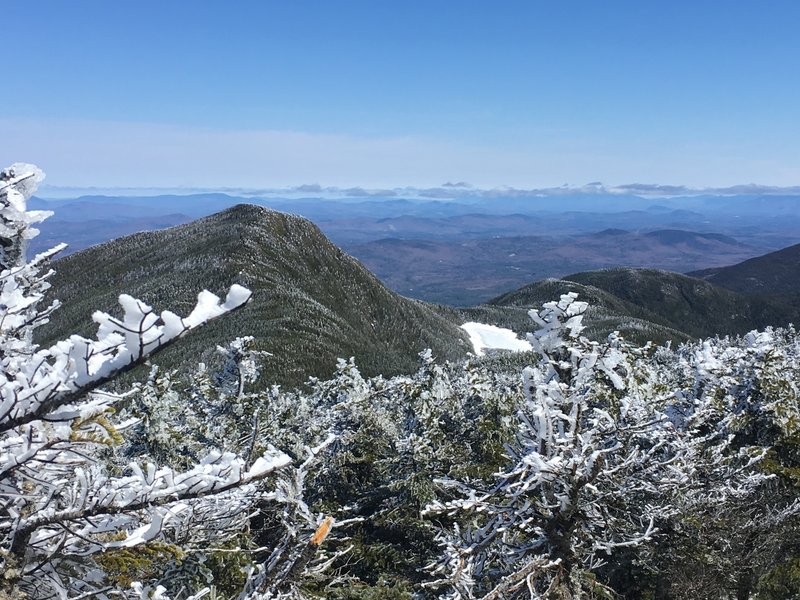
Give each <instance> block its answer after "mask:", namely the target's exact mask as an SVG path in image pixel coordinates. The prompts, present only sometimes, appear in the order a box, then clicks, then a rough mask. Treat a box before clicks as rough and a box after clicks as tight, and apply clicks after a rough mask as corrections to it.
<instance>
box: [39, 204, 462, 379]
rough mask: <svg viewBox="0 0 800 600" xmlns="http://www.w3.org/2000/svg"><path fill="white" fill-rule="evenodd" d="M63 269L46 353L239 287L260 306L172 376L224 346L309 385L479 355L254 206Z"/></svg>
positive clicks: (419, 310) (83, 255)
mask: <svg viewBox="0 0 800 600" xmlns="http://www.w3.org/2000/svg"><path fill="white" fill-rule="evenodd" d="M55 269H56V274H55V275H54V276H53V278H52V280H51V281H52V283H53V290H54V293H53V295H54V296H55V297H57V298H59V299H60V300H62V301H63V303H64V305H65V307H68V308H62V309H61V310H59V311H58V312H57V313H56V314H55V315H54V317H53V322H52V323H51V324H50V325H48V326H47V327H46V328H43V333H41V334H40V337H41V338H42V340H41V341H42V342H43V343H45V342H46V341H53V340H55V339H57V338H60V337H61V336H63V335H66V334H67V333H68V332H74V331H81V332H82V333H88V332H89V331H91V329H92V323H91V318H90V317H91V314H92V311H94V310H97V309H100V310H114V307H115V305H116V303H117V296H118V295H119V294H120V293H122V292H125V293H130V294H132V295H134V296H136V297H137V298H141V299H142V300H143V301H145V302H148V303H151V304H152V305H153V306H155V307H157V308H159V309H160V308H161V307H165V306H169V307H171V308H172V309H174V310H177V311H178V312H180V311H181V310H183V309H185V308H187V307H191V306H193V305H194V302H195V299H196V294H197V292H198V291H199V290H201V289H203V288H204V287H207V288H208V289H210V290H212V291H221V290H223V289H226V288H227V287H228V286H230V285H231V284H233V283H238V284H241V285H244V286H246V287H248V288H249V289H251V290H252V291H253V300H252V302H251V303H250V305H249V306H247V307H245V308H244V309H242V310H241V311H239V312H238V313H237V314H235V315H232V316H231V317H230V318H228V319H224V320H222V321H220V322H216V323H212V324H210V325H209V326H208V327H207V329H206V330H205V331H200V332H198V333H197V335H195V336H193V337H191V338H189V339H187V340H184V341H183V342H182V343H181V344H178V345H176V346H175V347H173V348H171V349H169V350H168V351H165V352H164V353H163V354H162V355H161V356H159V363H160V364H164V365H166V366H170V365H177V364H179V363H180V362H182V360H183V359H185V358H188V357H191V358H192V359H193V362H197V360H198V359H202V360H211V359H212V352H211V351H210V349H213V348H214V345H215V344H216V343H219V341H220V340H230V339H233V338H234V337H237V336H245V335H252V336H254V337H255V338H256V347H257V349H259V350H265V351H268V352H270V353H271V354H272V356H270V357H268V358H266V359H265V364H264V374H265V377H266V379H267V380H268V381H272V382H275V383H281V384H284V385H297V384H300V383H302V382H304V381H305V380H306V379H307V378H308V377H309V376H327V375H329V374H330V373H331V372H332V371H333V370H334V368H335V365H336V359H337V358H338V357H344V358H347V357H350V356H354V357H355V358H356V362H357V364H358V365H359V367H360V369H361V370H362V371H363V372H364V373H366V374H377V373H382V374H384V375H391V374H396V373H401V372H410V371H412V370H414V369H415V367H416V365H417V354H418V353H419V352H420V351H421V350H423V349H425V348H431V349H432V350H433V352H434V355H436V356H437V357H439V358H440V359H455V358H459V357H462V356H464V355H465V354H466V352H467V351H468V350H469V349H470V345H469V342H468V340H467V338H466V335H465V333H464V332H463V331H462V330H461V329H460V328H459V327H457V326H456V324H454V323H452V322H449V321H448V320H446V319H445V318H444V317H442V316H440V315H438V314H437V313H436V312H434V311H433V310H431V308H429V307H428V306H427V305H426V304H424V303H422V302H418V301H414V300H409V299H406V298H403V297H401V296H399V295H398V294H396V293H394V292H391V291H390V290H388V289H387V288H386V287H385V286H384V285H383V284H382V283H380V281H378V279H377V278H376V277H375V276H374V275H372V274H371V273H370V272H369V271H367V269H365V268H364V267H363V266H362V265H361V263H359V262H358V261H357V260H355V259H354V258H352V257H350V256H348V255H347V254H345V253H344V252H343V251H342V250H340V249H339V248H338V247H336V246H335V245H333V244H332V243H331V242H330V241H329V240H328V239H327V238H326V237H325V235H323V234H322V232H321V231H320V230H319V229H318V228H317V227H316V226H315V225H314V224H312V223H311V222H309V221H308V220H306V219H304V218H301V217H297V216H294V215H289V214H284V213H279V212H275V211H272V210H269V209H266V208H262V207H259V206H254V205H245V204H240V205H236V206H234V207H232V208H229V209H227V210H225V211H223V212H220V213H217V214H215V215H212V216H210V217H206V218H203V219H200V220H197V221H194V222H191V223H188V224H185V225H180V226H178V227H173V228H171V229H165V230H161V231H153V232H144V233H137V234H134V235H131V236H127V237H123V238H120V239H117V240H114V241H111V242H107V243H105V244H101V245H98V246H94V247H92V248H89V249H87V250H84V251H82V252H78V253H76V254H73V255H70V256H68V257H66V258H63V259H61V260H59V261H58V262H57V263H56V265H55ZM204 353H205V354H204Z"/></svg>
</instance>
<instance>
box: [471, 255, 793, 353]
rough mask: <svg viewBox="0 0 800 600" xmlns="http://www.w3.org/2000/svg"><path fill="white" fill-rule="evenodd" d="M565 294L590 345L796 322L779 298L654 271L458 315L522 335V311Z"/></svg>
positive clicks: (530, 289)
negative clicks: (579, 307) (579, 310)
mask: <svg viewBox="0 0 800 600" xmlns="http://www.w3.org/2000/svg"><path fill="white" fill-rule="evenodd" d="M566 292H577V293H578V295H579V298H580V299H581V300H585V301H587V302H589V310H588V312H587V314H586V317H585V319H584V322H585V324H586V325H587V330H586V335H588V336H589V337H594V338H599V337H602V336H605V335H607V334H608V333H609V332H611V331H615V330H617V331H620V332H621V333H622V334H623V335H624V336H625V337H626V338H628V339H631V340H633V341H637V342H644V341H646V340H653V341H655V342H664V341H666V340H672V341H675V342H680V341H684V340H686V339H689V338H697V337H708V336H714V335H728V334H742V333H746V332H748V331H750V330H752V329H756V328H763V327H765V326H767V325H776V326H777V325H786V324H787V323H790V322H795V323H796V322H800V310H798V308H796V306H795V305H794V304H792V303H788V302H786V301H784V300H783V299H780V298H763V297H750V296H745V295H743V294H738V293H736V292H732V291H730V290H727V289H724V288H721V287H719V286H716V285H713V284H711V283H709V282H706V281H701V280H698V279H696V278H693V277H689V276H687V275H681V274H680V273H672V272H669V271H660V270H656V269H603V270H598V271H589V272H583V273H575V274H573V275H567V276H565V277H563V278H562V279H549V280H545V281H539V282H535V283H531V284H529V285H526V286H523V287H521V288H519V289H517V290H514V291H512V292H508V293H506V294H503V295H501V296H498V297H497V298H494V299H492V300H490V301H489V302H488V303H486V304H485V305H482V306H480V307H476V308H475V309H464V311H465V312H464V313H463V314H465V315H466V314H470V311H476V312H474V313H473V314H474V315H475V316H476V317H477V316H478V315H480V314H482V315H483V317H484V320H485V322H488V323H492V324H498V325H503V326H506V327H510V328H511V329H514V330H515V331H524V330H526V329H525V328H528V329H529V328H530V324H529V323H527V322H525V319H526V318H527V310H526V309H527V308H528V307H531V306H540V305H541V304H542V302H546V301H548V300H552V299H554V298H558V297H559V295H560V294H563V293H566ZM515 311H516V312H515ZM476 320H480V319H479V318H476Z"/></svg>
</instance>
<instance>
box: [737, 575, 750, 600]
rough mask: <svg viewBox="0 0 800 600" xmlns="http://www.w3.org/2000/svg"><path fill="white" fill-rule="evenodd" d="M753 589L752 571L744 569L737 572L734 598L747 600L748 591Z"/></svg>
mask: <svg viewBox="0 0 800 600" xmlns="http://www.w3.org/2000/svg"><path fill="white" fill-rule="evenodd" d="M752 590H753V571H752V570H751V569H745V570H744V571H740V572H739V578H738V579H737V581H736V600H749V598H750V592H751V591H752Z"/></svg>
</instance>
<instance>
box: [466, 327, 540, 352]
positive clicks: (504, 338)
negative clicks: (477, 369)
mask: <svg viewBox="0 0 800 600" xmlns="http://www.w3.org/2000/svg"><path fill="white" fill-rule="evenodd" d="M461 328H462V329H463V330H465V331H466V332H467V334H468V335H469V340H470V341H471V342H472V348H473V350H474V352H475V354H476V355H478V356H483V355H484V354H486V351H487V350H511V351H512V352H525V351H526V350H531V345H530V343H529V342H527V341H526V340H521V339H519V338H517V334H516V333H514V332H513V331H511V330H510V329H505V328H503V327H495V326H494V325H486V324H485V323H475V322H473V321H470V322H469V323H464V324H463V325H462V326H461Z"/></svg>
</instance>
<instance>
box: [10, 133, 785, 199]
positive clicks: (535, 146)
mask: <svg viewBox="0 0 800 600" xmlns="http://www.w3.org/2000/svg"><path fill="white" fill-rule="evenodd" d="M0 141H2V143H1V144H0V165H4V164H10V163H13V162H17V161H28V162H33V163H36V164H38V165H40V166H41V167H42V168H43V169H44V170H45V171H46V172H47V173H48V183H49V184H51V185H55V186H63V187H67V186H76V187H84V188H85V187H89V186H93V187H98V188H108V187H130V188H173V189H174V188H179V187H183V188H194V189H218V190H219V189H223V188H231V189H263V188H291V187H297V186H301V185H304V184H309V183H310V182H314V183H316V184H318V185H319V187H320V189H322V188H329V187H338V188H341V189H348V188H352V189H353V190H390V189H397V188H402V187H404V186H414V187H417V188H430V189H432V190H437V191H434V192H432V193H433V194H434V195H442V196H443V197H446V196H447V195H448V194H447V192H446V191H447V190H449V191H451V192H456V193H458V194H462V193H463V192H466V191H467V190H468V189H469V188H461V187H460V186H462V185H464V184H463V183H461V182H464V181H468V182H470V183H471V184H473V185H474V186H475V190H480V189H484V190H486V189H493V190H496V189H497V188H508V189H511V190H522V191H524V192H527V191H530V190H537V189H541V188H556V187H559V186H561V185H562V184H564V183H565V182H567V183H570V184H573V186H574V185H575V184H577V185H578V186H579V187H580V186H581V185H583V182H587V181H594V180H596V179H601V180H603V181H612V182H626V183H627V182H631V181H652V182H659V183H660V184H671V185H670V186H666V187H665V189H663V190H661V191H662V193H663V192H666V188H668V187H673V189H679V188H683V186H688V187H690V188H698V187H715V188H720V187H728V186H734V185H738V184H741V183H743V182H749V181H761V182H765V183H769V184H771V185H773V186H787V185H796V184H798V183H799V182H800V170H798V169H797V168H796V165H794V164H792V163H791V161H790V160H789V158H786V157H785V156H783V155H781V154H780V153H779V152H778V151H777V150H776V151H775V155H774V156H764V155H760V156H758V157H755V158H753V157H750V156H748V155H747V152H746V151H745V149H739V151H738V152H726V151H725V149H724V148H719V149H715V148H714V146H713V145H709V144H706V145H703V146H702V147H700V146H698V147H694V148H691V147H687V148H669V147H666V146H664V145H660V144H659V142H658V140H653V141H650V142H645V141H642V140H638V141H636V142H635V143H625V142H624V141H623V140H615V141H610V140H596V139H588V138H587V139H583V140H582V139H579V138H578V137H575V136H573V137H568V136H561V135H560V134H558V132H555V133H554V132H550V133H547V132H545V133H542V134H541V136H540V137H539V138H537V139H531V140H530V141H529V143H527V144H526V145H525V146H524V147H520V146H517V147H510V146H503V145H498V144H495V145H483V146H482V145H478V144H472V145H470V144H462V143H455V142H451V141H443V140H438V139H429V138H423V137H415V136H407V137H357V136H349V135H329V134H316V133H306V132H295V131H269V130H261V131H258V130H256V131H246V130H225V129H210V128H198V127H188V126H186V127H184V126H175V125H160V124H151V123H128V122H99V121H74V120H72V121H69V120H24V119H0ZM443 181H449V182H454V181H455V182H459V183H458V184H451V185H453V186H454V187H456V186H457V188H460V189H453V187H450V186H447V187H444V188H443V187H442V183H441V182H443ZM678 184H680V185H678ZM644 187H647V186H644ZM658 187H660V186H659V185H655V186H653V188H658ZM684 189H687V188H684ZM441 190H444V191H441ZM309 191H310V189H309ZM628 191H633V190H628ZM639 191H644V190H643V189H640V190H639ZM650 191H651V193H652V192H654V191H655V189H653V190H650ZM494 193H497V192H494ZM365 195H368V194H367V193H366V192H365Z"/></svg>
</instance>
